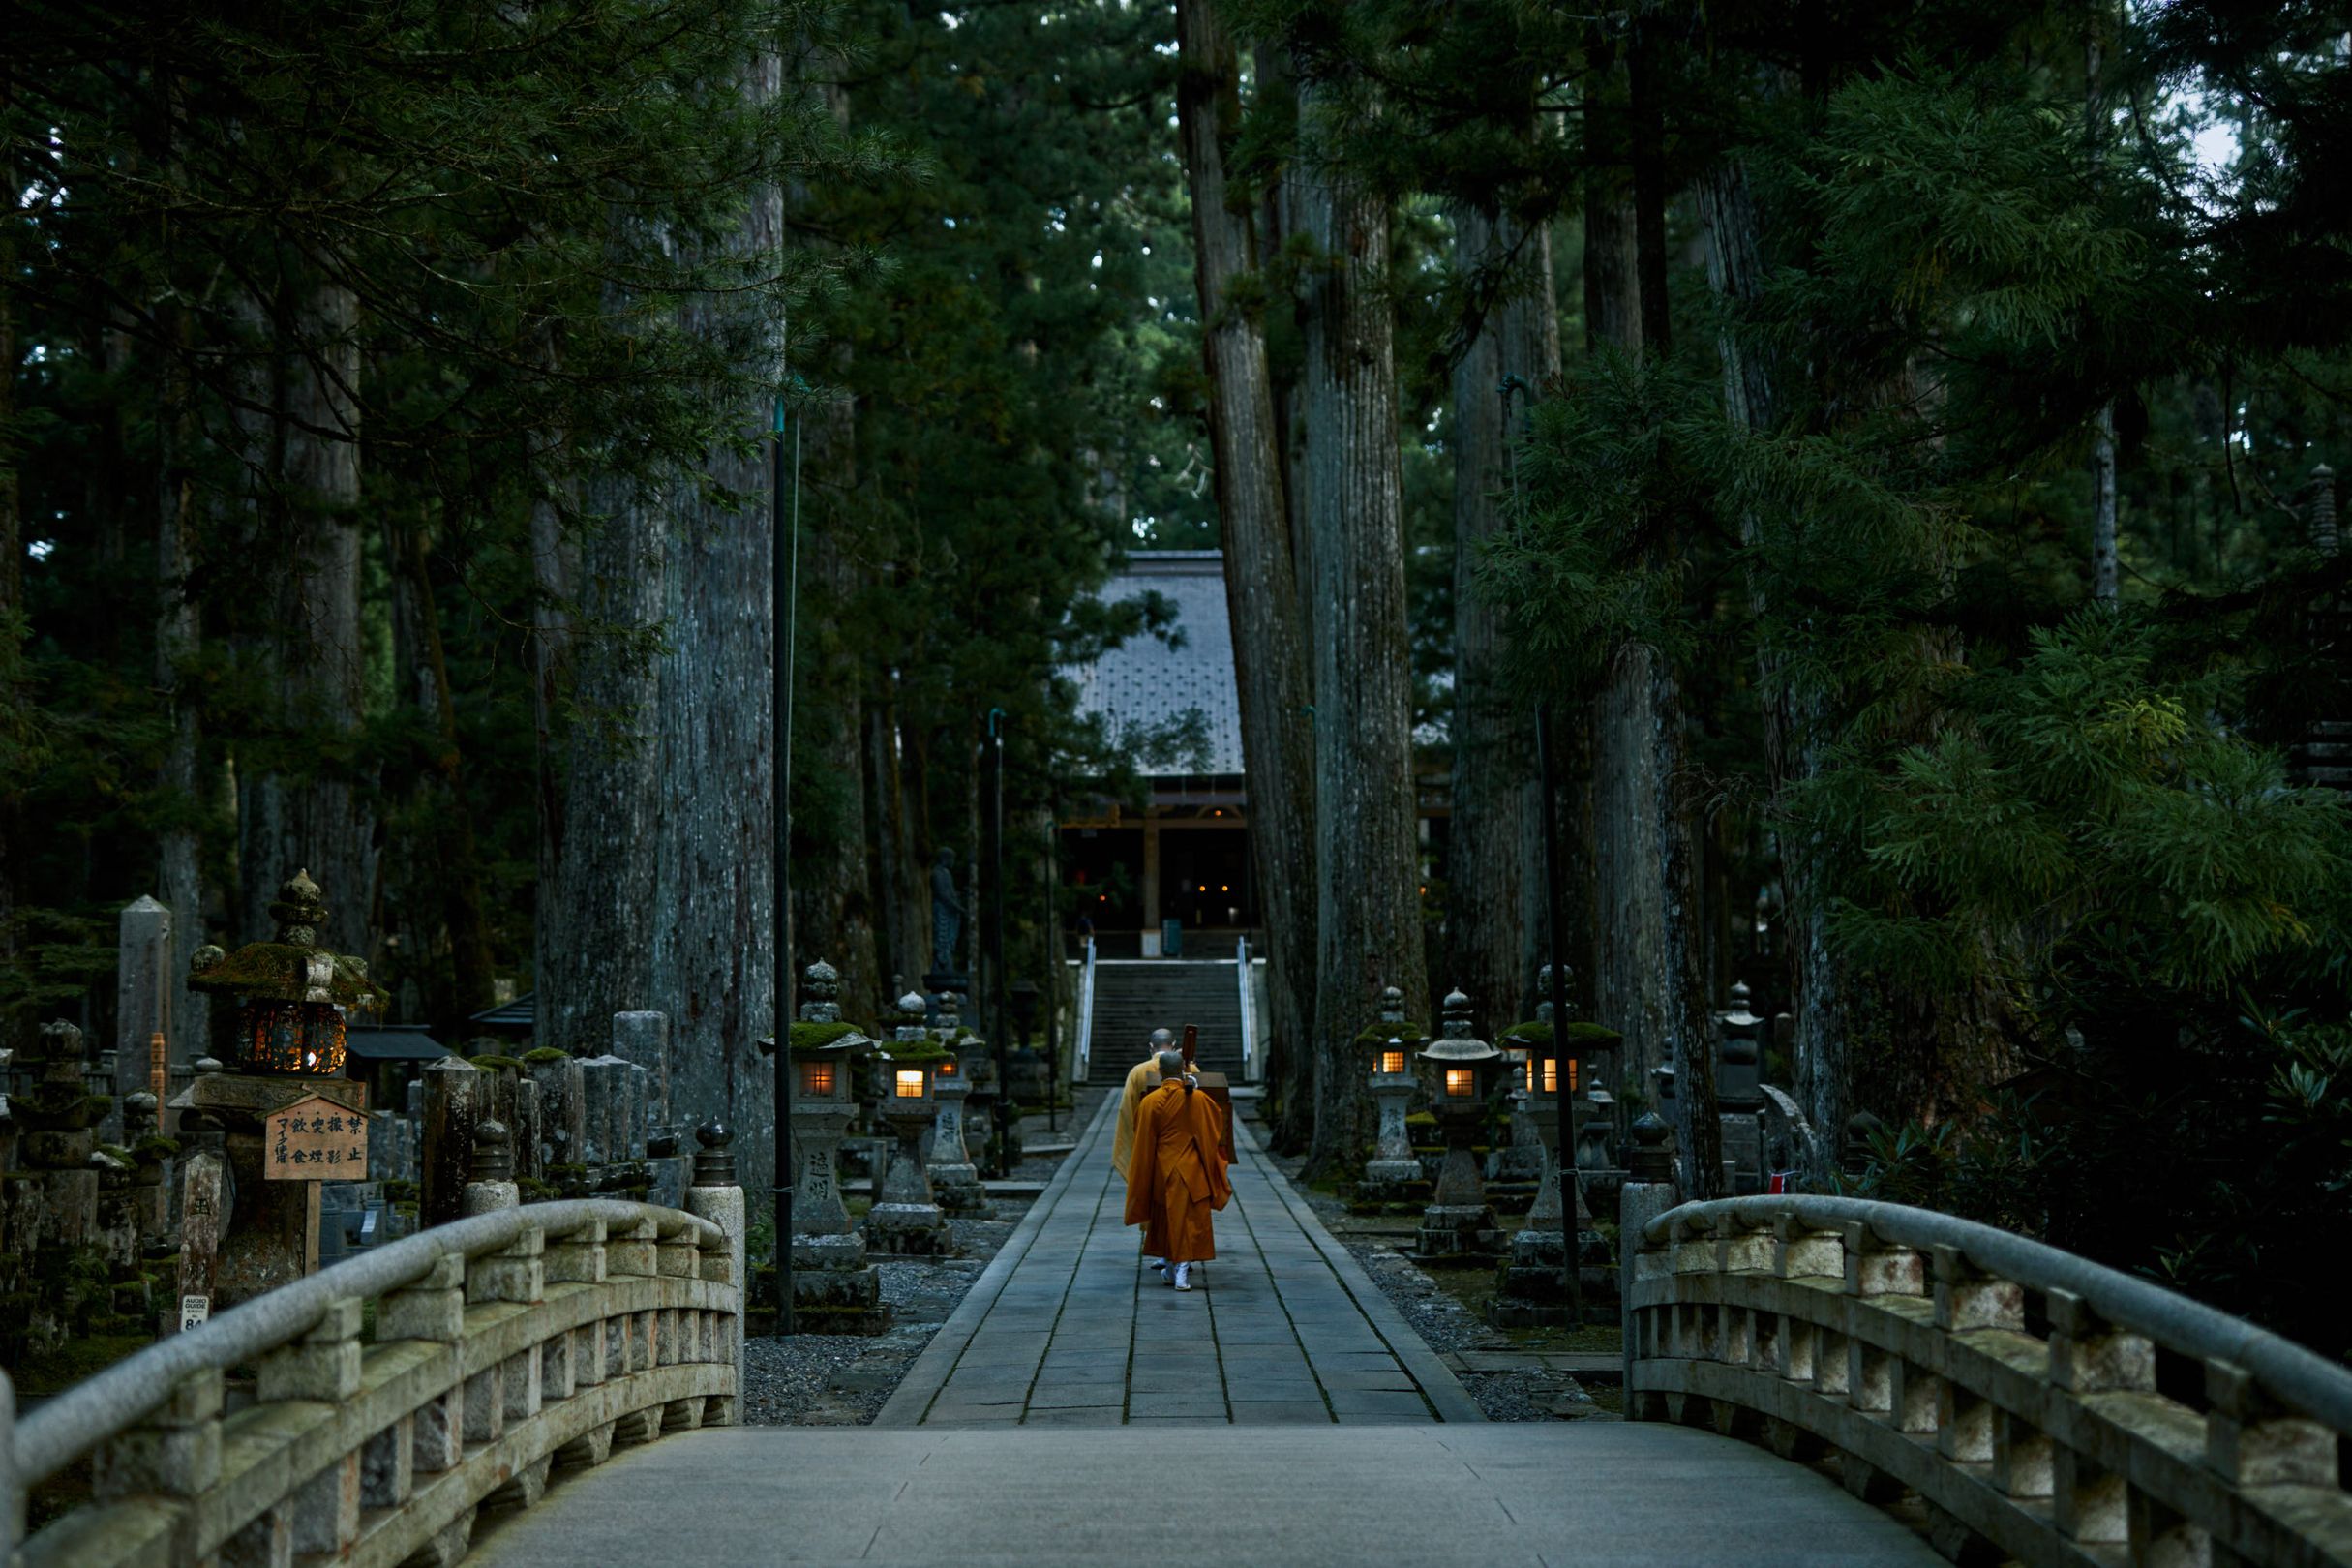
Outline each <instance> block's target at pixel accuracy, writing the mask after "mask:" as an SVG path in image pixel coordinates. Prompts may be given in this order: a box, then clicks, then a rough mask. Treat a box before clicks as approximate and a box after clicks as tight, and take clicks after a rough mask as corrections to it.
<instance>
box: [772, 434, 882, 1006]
mask: <svg viewBox="0 0 2352 1568" xmlns="http://www.w3.org/2000/svg"><path fill="white" fill-rule="evenodd" d="M803 418H804V421H805V425H804V428H805V432H806V435H805V442H804V445H803V449H802V454H801V456H802V473H803V475H804V488H803V496H804V498H806V500H807V501H808V502H810V503H811V506H810V509H811V511H812V513H813V517H812V519H811V523H810V526H809V527H807V528H803V529H802V530H801V546H800V614H799V624H800V633H799V673H798V677H797V679H796V682H795V684H796V686H797V688H798V695H797V697H796V699H795V701H794V705H793V707H794V719H793V723H794V727H795V729H796V730H797V731H798V733H797V734H796V735H795V736H794V738H793V769H794V771H793V796H794V800H795V804H794V806H793V868H792V906H793V907H792V923H793V947H794V952H793V963H794V966H795V972H796V973H797V972H798V970H799V968H800V967H802V966H805V965H808V964H811V963H814V962H815V961H816V960H818V959H820V958H822V959H824V960H826V961H827V962H828V963H830V964H831V965H832V966H833V967H834V968H835V969H837V970H838V971H840V974H841V1005H842V1008H843V1010H844V1012H845V1015H846V1016H849V1017H852V1018H864V1019H874V1018H878V1017H880V1016H881V1014H880V1013H879V1012H878V1011H877V1008H878V1006H879V1004H880V1002H881V1001H882V993H883V992H884V990H885V989H887V988H888V985H889V977H888V976H887V975H884V974H882V973H881V961H880V960H879V958H878V957H877V956H876V944H875V937H874V913H873V912H874V897H873V890H872V882H871V878H870V876H869V875H868V871H867V866H866V858H865V857H866V823H865V812H866V795H867V791H866V784H865V780H864V777H863V774H864V769H865V751H866V735H865V701H864V695H865V694H864V689H863V685H862V681H861V678H860V675H859V669H858V662H859V655H858V651H857V650H856V649H851V648H844V647H843V646H842V644H841V640H840V638H839V635H838V634H837V633H836V632H834V631H833V629H832V628H833V627H835V626H837V625H839V624H841V622H842V620H843V619H844V618H846V617H848V616H849V615H851V614H853V613H854V609H855V606H856V603H857V599H858V595H859V588H860V587H861V584H862V580H863V569H862V568H861V567H860V566H859V563H858V560H857V558H856V557H855V556H854V555H853V553H852V552H851V550H850V548H849V540H848V537H847V529H848V518H847V506H846V504H845V503H846V501H847V499H848V497H849V494H850V491H851V489H852V487H853V486H854V485H855V483H856V479H857V447H856V441H857V427H856V423H855V420H854V419H853V417H852V409H851V406H850V405H849V404H848V403H846V402H835V403H828V404H826V405H824V406H823V407H821V408H818V409H816V410H813V411H811V412H810V413H808V414H806V415H804V416H803ZM790 506H791V502H790V499H789V498H787V501H786V508H787V510H788V511H789V509H790Z"/></svg>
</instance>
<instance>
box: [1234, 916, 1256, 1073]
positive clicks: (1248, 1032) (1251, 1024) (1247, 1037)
mask: <svg viewBox="0 0 2352 1568" xmlns="http://www.w3.org/2000/svg"><path fill="white" fill-rule="evenodd" d="M1233 970H1234V979H1235V983H1237V984H1238V985H1240V987H1241V998H1240V1000H1241V1056H1242V1079H1243V1081H1244V1082H1246V1083H1255V1082H1256V1081H1257V1080H1258V1076H1259V1074H1258V1070H1257V1012H1256V1010H1255V1009H1253V1008H1252V1007H1251V1005H1250V1002H1251V998H1250V938H1249V936H1248V934H1247V933H1244V934H1243V935H1242V936H1240V937H1239V938H1237V939H1235V941H1234V944H1233Z"/></svg>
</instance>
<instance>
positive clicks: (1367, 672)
mask: <svg viewBox="0 0 2352 1568" xmlns="http://www.w3.org/2000/svg"><path fill="white" fill-rule="evenodd" d="M1315 96H1316V95H1315V93H1314V92H1313V91H1312V90H1307V91H1302V93H1301V95H1300V99H1301V113H1302V114H1303V115H1306V114H1310V113H1312V110H1313V108H1314V107H1315V105H1314V104H1313V99H1314V98H1315ZM1299 219H1300V231H1301V233H1302V234H1303V235H1304V236H1306V238H1307V239H1309V240H1310V241H1311V242H1312V245H1313V247H1314V251H1315V258H1314V261H1313V264H1312V270H1311V271H1310V273H1309V276H1308V279H1307V301H1308V311H1309V315H1308V322H1307V341H1306V368H1305V371H1304V374H1303V377H1302V380H1303V382H1304V385H1305V389H1306V397H1305V405H1306V410H1305V411H1306V419H1307V426H1308V445H1307V466H1308V470H1309V472H1308V479H1307V493H1308V496H1307V513H1306V515H1307V519H1308V532H1309V535H1310V537H1311V538H1312V541H1313V547H1312V548H1313V570H1314V575H1313V579H1312V581H1313V593H1312V611H1311V614H1310V619H1311V621H1312V626H1313V628H1314V639H1315V641H1314V672H1315V681H1314V687H1315V723H1314V732H1315V812H1314V818H1315V837H1316V851H1315V873H1316V874H1315V887H1316V894H1317V899H1316V901H1317V905H1318V909H1317V915H1316V939H1315V948H1316V959H1315V970H1316V977H1317V980H1318V986H1317V991H1316V999H1315V1126H1314V1139H1313V1144H1312V1149H1311V1152H1310V1164H1311V1168H1313V1169H1316V1170H1331V1169H1336V1168H1341V1167H1342V1166H1345V1165H1352V1164H1353V1163H1354V1161H1356V1159H1357V1158H1358V1156H1359V1154H1360V1150H1361V1146H1362V1144H1363V1142H1364V1126H1363V1124H1364V1120H1365V1116H1364V1101H1365V1099H1366V1096H1365V1091H1364V1087H1363V1085H1364V1066H1363V1062H1362V1060H1361V1057H1360V1054H1359V1053H1358V1052H1357V1051H1356V1049H1355V1046H1354V1037H1355V1035H1356V1033H1357V1032H1358V1031H1359V1030H1361V1029H1363V1028H1365V1027H1366V1026H1367V1025H1369V1024H1370V1023H1371V1022H1372V1019H1373V1017H1374V1016H1375V1015H1376V1013H1377V1010H1378V1005H1379V998H1380V990H1381V988H1382V987H1383V986H1384V985H1394V986H1396V987H1398V988H1399V989H1401V990H1402V992H1403V993H1404V1005H1405V1010H1406V1013H1407V1016H1427V1013H1428V1005H1429V984H1428V980H1427V976H1426V974H1425V966H1426V960H1425V957H1424V949H1423V942H1422V931H1421V906H1420V900H1419V898H1418V896H1417V894H1416V888H1417V883H1418V873H1419V870H1420V862H1421V846H1420V842H1419V838H1418V835H1417V832H1416V827H1417V823H1416V817H1417V812H1416V791H1415V786H1414V779H1413V752H1412V734H1411V702H1412V680H1411V673H1410V669H1409V664H1408V654H1409V648H1410V643H1409V637H1408V633H1407V629H1406V626H1405V616H1404V521H1403V487H1402V478H1401V475H1400V471H1399V467H1398V454H1397V369H1396V346H1395V325H1394V322H1393V320H1392V319H1391V316H1390V310H1389V305H1388V299H1387V295H1386V293H1385V292H1384V290H1385V288H1386V286H1387V282H1388V266H1389V243H1388V202H1387V200H1386V198H1385V197H1383V196H1381V195H1380V194H1379V193H1378V192H1376V191H1373V190H1372V189H1370V188H1369V187H1367V186H1366V185H1364V184H1363V183H1361V182H1360V181H1359V180H1358V179H1356V178H1355V177H1354V176H1353V175H1352V174H1350V173H1349V172H1347V171H1346V170H1344V169H1342V168H1340V167H1338V166H1335V165H1333V164H1332V163H1331V162H1330V161H1329V160H1328V159H1326V160H1325V161H1324V164H1323V166H1321V167H1320V168H1318V169H1317V170H1316V171H1315V172H1314V174H1313V175H1312V177H1311V178H1309V179H1307V180H1305V181H1304V182H1303V183H1302V186H1301V191H1300V200H1299Z"/></svg>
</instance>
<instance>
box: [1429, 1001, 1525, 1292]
mask: <svg viewBox="0 0 2352 1568" xmlns="http://www.w3.org/2000/svg"><path fill="white" fill-rule="evenodd" d="M1443 1028H1444V1031H1445V1032H1444V1034H1443V1035H1442V1036H1441V1037H1440V1038H1439V1039H1438V1040H1435V1041H1434V1042H1432V1044H1431V1045H1430V1047H1429V1048H1428V1049H1427V1050H1424V1051H1423V1052H1421V1054H1420V1060H1421V1061H1423V1062H1425V1063H1427V1064H1428V1066H1429V1071H1430V1072H1431V1074H1432V1080H1431V1088H1432V1098H1433V1101H1434V1104H1435V1109H1436V1112H1437V1124H1438V1126H1439V1128H1440V1129H1442V1130H1443V1131H1444V1133H1445V1164H1444V1165H1443V1167H1441V1168H1440V1169H1439V1171H1438V1173H1437V1191H1436V1193H1435V1195H1434V1201H1432V1203H1431V1204H1430V1206H1429V1207H1428V1208H1426V1209H1424V1210H1422V1211H1421V1242H1420V1255H1421V1256H1422V1257H1423V1258H1425V1259H1430V1260H1432V1261H1442V1260H1444V1259H1448V1258H1463V1259H1476V1260H1484V1259H1487V1258H1491V1257H1493V1255H1494V1254H1495V1253H1496V1252H1497V1251H1499V1250H1500V1248H1501V1243H1502V1234H1501V1232H1500V1230H1498V1229H1497V1228H1496V1225H1495V1222H1494V1211H1493V1209H1492V1208H1490V1207H1489V1206H1488V1204H1487V1194H1486V1187H1485V1184H1484V1183H1483V1182H1481V1181H1480V1180H1479V1175H1478V1161H1477V1160H1476V1159H1475V1158H1474V1156H1473V1153H1472V1149H1471V1146H1472V1144H1474V1143H1475V1142H1476V1141H1477V1138H1478V1130H1479V1128H1480V1127H1481V1126H1482V1125H1483V1124H1484V1123H1485V1121H1486V1114H1487V1087H1488V1084H1489V1083H1490V1081H1491V1080H1492V1076H1493V1073H1494V1072H1495V1071H1496V1070H1498V1068H1499V1067H1500V1065H1501V1064H1502V1063H1503V1062H1504V1060H1505V1058H1504V1056H1503V1054H1502V1052H1500V1051H1498V1050H1496V1049H1495V1048H1494V1047H1493V1046H1492V1045H1490V1044H1488V1043H1487V1042H1486V1041H1485V1040H1478V1039H1475V1038H1473V1037H1472V1036H1471V1034H1470V999H1469V998H1468V997H1466V996H1464V995H1462V993H1461V992H1460V991H1456V992H1453V993H1452V994H1451V995H1449V996H1447V998H1446V999H1445V1022H1444V1025H1443Z"/></svg>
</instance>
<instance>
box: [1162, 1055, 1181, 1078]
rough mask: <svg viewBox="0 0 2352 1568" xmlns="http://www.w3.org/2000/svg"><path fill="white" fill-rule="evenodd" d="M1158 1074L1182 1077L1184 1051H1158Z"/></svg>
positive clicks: (1164, 1076) (1167, 1076)
mask: <svg viewBox="0 0 2352 1568" xmlns="http://www.w3.org/2000/svg"><path fill="white" fill-rule="evenodd" d="M1160 1075H1161V1077H1163V1078H1181V1077H1183V1076H1184V1052H1182V1051H1161V1053H1160Z"/></svg>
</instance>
